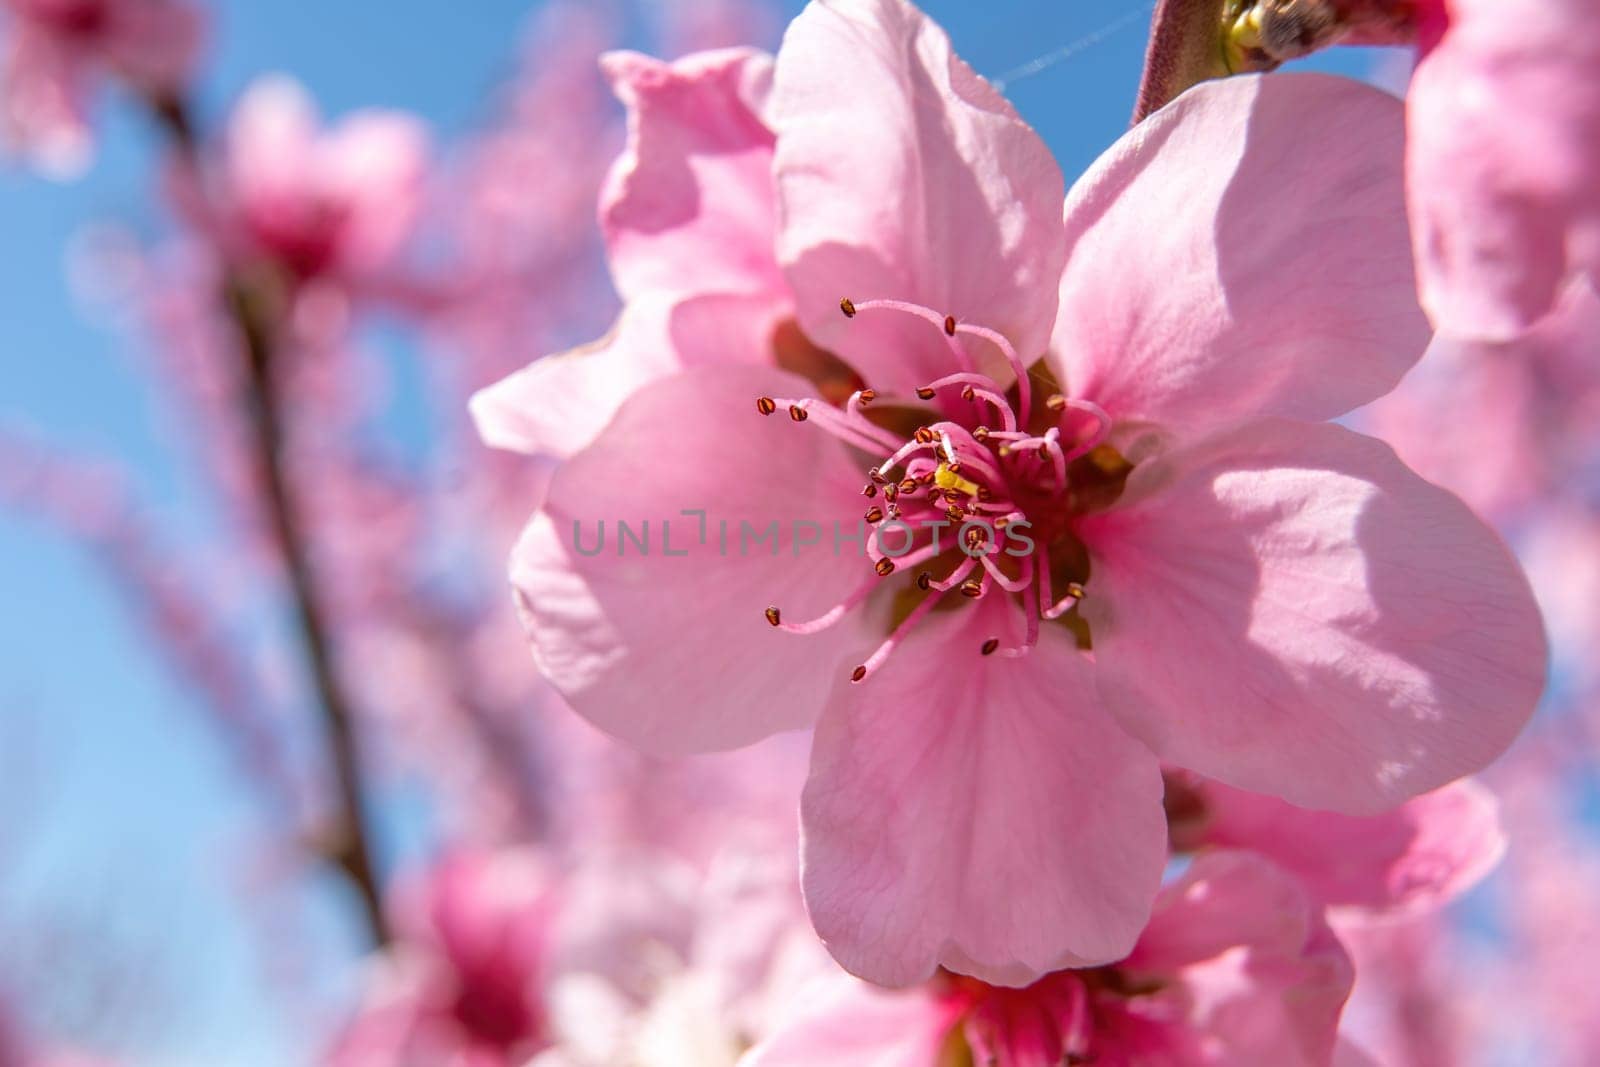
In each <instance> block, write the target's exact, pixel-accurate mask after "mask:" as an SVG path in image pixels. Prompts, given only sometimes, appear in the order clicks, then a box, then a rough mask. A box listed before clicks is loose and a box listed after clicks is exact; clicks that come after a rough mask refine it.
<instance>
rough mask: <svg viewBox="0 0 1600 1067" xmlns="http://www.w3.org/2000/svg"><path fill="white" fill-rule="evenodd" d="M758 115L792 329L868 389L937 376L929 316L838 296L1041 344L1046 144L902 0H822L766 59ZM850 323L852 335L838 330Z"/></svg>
mask: <svg viewBox="0 0 1600 1067" xmlns="http://www.w3.org/2000/svg"><path fill="white" fill-rule="evenodd" d="M772 121H773V125H774V127H775V128H776V129H777V131H778V153H777V162H776V168H777V178H778V196H779V202H780V204H781V211H782V219H783V225H782V232H781V235H780V237H779V242H778V250H779V261H780V262H781V263H782V264H783V267H784V270H785V271H786V272H787V274H788V277H789V281H790V284H791V285H792V286H793V289H794V292H795V297H796V301H797V304H798V307H799V311H800V324H801V326H802V327H803V328H804V329H805V332H806V334H807V335H808V336H809V337H811V338H812V340H814V341H816V342H817V343H818V344H820V345H822V346H823V347H825V348H829V349H831V350H832V351H834V352H837V353H838V354H839V355H840V356H841V357H842V358H843V359H844V360H845V361H846V362H848V363H850V364H851V365H852V366H853V367H855V369H856V370H857V371H859V372H860V373H861V374H862V376H863V377H865V378H866V379H867V381H868V383H869V384H871V385H873V386H874V387H876V388H878V389H880V390H883V389H887V390H899V391H909V390H911V389H912V388H914V387H916V386H918V385H921V384H923V383H925V382H927V381H929V380H931V379H932V378H935V377H937V376H939V375H940V374H943V373H948V370H949V362H950V355H949V352H948V350H947V348H946V347H945V339H944V338H943V337H941V336H939V333H938V331H937V330H935V329H932V328H930V327H929V326H928V324H927V323H924V322H921V321H918V320H916V319H912V318H909V317H906V316H900V315H894V314H888V313H876V314H870V315H863V316H862V317H861V318H860V319H858V320H857V321H855V322H852V323H849V324H846V323H845V321H844V319H843V318H842V316H841V315H840V314H839V300H840V298H841V297H850V298H852V299H854V300H857V301H864V300H868V299H896V300H907V301H912V302H915V303H918V304H923V305H926V306H928V307H931V308H934V309H936V310H938V311H940V312H943V313H945V314H950V315H954V316H956V317H957V318H959V319H970V320H971V321H973V322H976V323H979V324H981V325H984V326H987V327H989V328H991V329H995V330H999V331H1000V332H1001V333H1003V334H1005V335H1006V336H1007V337H1008V338H1009V339H1010V340H1011V342H1012V344H1014V345H1015V346H1016V347H1017V350H1018V351H1019V352H1021V353H1022V354H1023V357H1024V359H1029V358H1030V357H1033V356H1038V355H1039V354H1041V353H1042V352H1043V351H1044V345H1045V342H1046V341H1047V340H1048V337H1049V330H1050V323H1051V321H1052V320H1053V318H1054V317H1055V306H1056V283H1057V281H1058V279H1059V278H1060V275H1061V264H1062V260H1063V258H1064V255H1065V244H1064V243H1063V240H1062V237H1061V231H1060V226H1059V220H1060V211H1061V197H1062V191H1063V185H1062V180H1061V173H1060V170H1059V169H1058V168H1057V166H1056V164H1055V160H1054V159H1053V158H1052V157H1051V155H1050V152H1049V150H1048V149H1047V148H1046V147H1045V145H1044V142H1043V141H1041V140H1040V139H1039V136H1038V135H1037V134H1036V133H1034V132H1033V130H1032V129H1031V128H1029V127H1028V126H1027V124H1025V123H1024V122H1023V121H1022V120H1021V118H1019V117H1018V116H1017V113H1016V112H1015V111H1014V110H1013V109H1012V107H1011V105H1010V104H1008V103H1007V102H1006V101H1005V99H1004V98H1003V97H1002V96H1001V95H1000V94H999V93H998V92H996V91H995V90H994V88H993V87H992V86H991V85H989V83H988V82H986V81H984V80H983V79H982V78H980V77H978V76H977V75H976V74H974V73H973V71H972V69H971V68H970V67H968V66H967V65H966V64H965V63H964V62H962V61H961V59H960V58H958V57H957V56H955V55H954V54H953V53H952V52H951V49H950V40H949V38H948V37H946V36H945V33H944V31H943V30H942V29H940V28H939V27H938V26H937V25H936V24H934V23H933V22H932V21H930V20H929V19H928V18H927V17H926V16H925V15H923V14H922V13H921V12H920V11H918V10H917V9H916V8H915V7H913V6H912V5H911V4H909V3H905V2H904V0H832V2H829V3H818V4H811V5H810V6H808V7H807V8H806V9H805V11H804V12H802V13H801V15H800V17H799V18H797V19H795V21H794V23H793V24H792V25H791V26H790V27H789V32H788V34H787V35H786V36H785V37H784V42H783V47H782V48H781V49H780V50H779V53H778V70H777V76H776V85H775V87H774V90H773V101H772ZM847 326H848V328H846V327H847Z"/></svg>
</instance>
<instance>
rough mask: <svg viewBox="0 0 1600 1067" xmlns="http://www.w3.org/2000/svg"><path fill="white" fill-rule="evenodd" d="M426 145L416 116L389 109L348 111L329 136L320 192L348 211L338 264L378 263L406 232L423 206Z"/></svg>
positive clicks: (364, 266) (366, 266)
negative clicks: (351, 112) (345, 206)
mask: <svg viewBox="0 0 1600 1067" xmlns="http://www.w3.org/2000/svg"><path fill="white" fill-rule="evenodd" d="M428 144H429V138H428V131H427V128H426V127H425V126H424V125H423V124H422V123H421V122H420V121H419V120H418V119H416V118H415V117H413V116H411V115H407V114H403V113H401V112H393V111H365V112H360V113H357V114H354V115H351V116H350V117H349V118H347V119H345V120H344V121H343V122H342V123H340V124H339V126H338V127H337V128H336V129H335V130H334V131H333V132H332V133H331V134H329V135H328V137H327V139H326V142H325V143H324V145H323V147H322V150H321V155H322V160H321V166H322V174H321V175H319V178H320V181H321V183H322V190H321V191H322V194H323V195H324V196H327V197H330V198H331V199H332V200H333V201H334V202H335V203H338V204H340V205H347V206H348V212H349V214H348V216H347V218H346V219H345V222H344V226H343V229H342V230H341V232H340V235H339V258H340V264H341V266H343V267H344V268H346V269H348V270H354V271H368V270H374V269H376V268H378V267H381V266H383V265H384V264H385V263H387V262H388V261H389V260H390V259H391V258H392V257H393V256H394V255H395V253H396V252H398V251H399V250H400V246H401V245H402V244H403V243H404V242H405V240H406V238H407V237H409V236H410V234H411V231H412V227H413V225H414V223H415V222H416V217H417V213H418V211H419V210H420V208H421V206H422V197H423V191H424V185H425V182H426V179H427V168H428Z"/></svg>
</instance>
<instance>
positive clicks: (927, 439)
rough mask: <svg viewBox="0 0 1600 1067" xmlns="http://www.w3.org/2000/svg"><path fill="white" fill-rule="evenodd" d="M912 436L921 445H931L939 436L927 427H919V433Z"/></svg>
mask: <svg viewBox="0 0 1600 1067" xmlns="http://www.w3.org/2000/svg"><path fill="white" fill-rule="evenodd" d="M911 436H912V437H913V438H915V440H916V442H917V444H919V445H931V444H933V442H934V441H935V440H936V439H937V435H936V434H935V433H934V432H933V431H932V430H930V429H928V428H927V427H926V426H918V427H917V432H916V433H914V434H912V435H911Z"/></svg>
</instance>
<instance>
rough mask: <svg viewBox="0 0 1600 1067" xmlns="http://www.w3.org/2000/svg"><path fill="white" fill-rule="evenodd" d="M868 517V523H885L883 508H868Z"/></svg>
mask: <svg viewBox="0 0 1600 1067" xmlns="http://www.w3.org/2000/svg"><path fill="white" fill-rule="evenodd" d="M866 517H867V521H868V522H882V521H883V509H882V508H868V509H867V516H866Z"/></svg>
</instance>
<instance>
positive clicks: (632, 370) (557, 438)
mask: <svg viewBox="0 0 1600 1067" xmlns="http://www.w3.org/2000/svg"><path fill="white" fill-rule="evenodd" d="M784 310H785V308H784V307H783V306H781V305H779V304H774V303H773V302H772V301H771V300H770V299H769V298H768V297H766V296H760V295H747V296H734V295H730V294H721V293H717V294H706V295H704V296H698V297H692V298H689V299H684V300H677V299H676V298H673V297H670V296H668V297H665V298H648V297H647V298H642V299H639V300H635V301H632V302H631V303H629V304H628V305H627V306H626V307H624V308H623V309H622V314H621V315H620V316H618V318H617V321H616V324H615V325H614V326H613V327H612V328H611V332H610V333H608V334H607V335H606V336H605V337H602V338H601V339H600V340H598V341H595V342H593V343H591V344H587V345H584V346H582V347H580V348H575V349H572V350H571V351H568V352H562V353H560V354H559V355H552V356H545V357H543V358H542V359H538V360H535V361H534V362H532V363H530V364H528V365H527V366H526V367H524V368H523V369H522V370H520V371H517V372H516V373H515V374H512V375H510V376H509V377H507V378H504V379H502V380H501V381H498V382H496V383H495V384H494V385H491V386H488V387H487V388H484V389H480V390H479V391H478V392H477V393H475V394H474V395H473V397H472V400H471V402H470V404H469V407H470V409H471V411H472V417H473V420H474V421H475V423H476V424H477V427H478V435H479V436H480V437H482V438H483V441H484V443H485V444H487V445H489V446H490V447H491V448H504V449H508V450H510V451H513V452H525V453H528V454H530V455H545V456H556V457H566V456H570V455H572V454H573V453H574V452H577V451H578V450H579V449H582V448H584V447H586V446H587V445H588V444H589V443H590V442H591V441H593V440H594V438H595V435H596V434H598V433H599V432H600V431H601V429H602V428H604V426H605V425H606V423H607V422H609V421H611V417H612V416H613V415H615V414H616V411H617V408H618V407H619V406H621V404H622V402H623V401H625V400H627V399H628V397H630V396H632V395H633V394H634V393H635V392H637V391H639V390H640V389H642V388H644V387H645V386H646V385H648V384H650V383H651V382H653V381H657V380H659V379H661V378H665V377H668V376H670V375H673V374H675V373H677V372H678V371H680V370H683V369H684V368H686V367H691V366H701V365H717V364H722V363H762V362H769V363H770V362H771V359H772V351H773V331H774V330H775V329H776V328H777V325H778V322H779V320H780V316H781V315H782V314H783V312H784Z"/></svg>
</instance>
